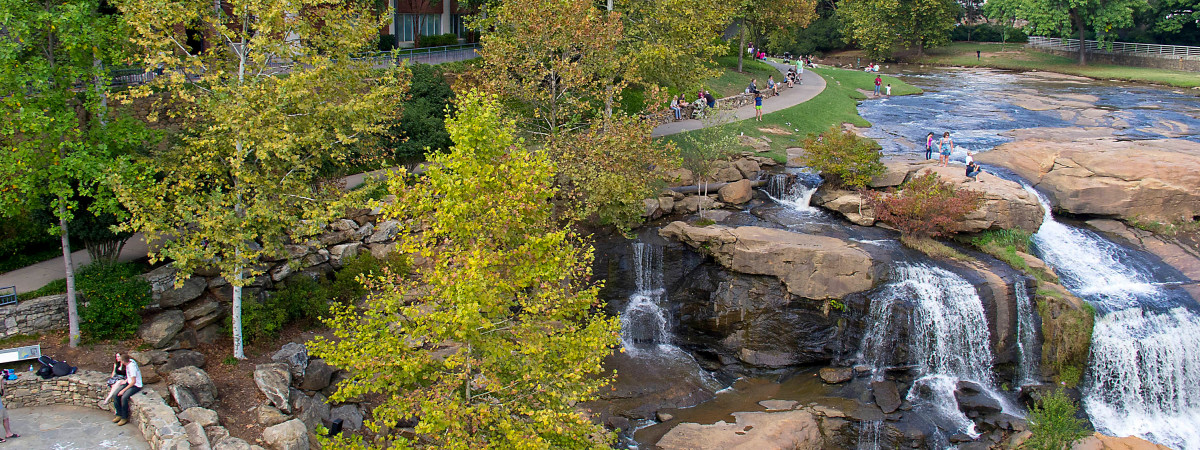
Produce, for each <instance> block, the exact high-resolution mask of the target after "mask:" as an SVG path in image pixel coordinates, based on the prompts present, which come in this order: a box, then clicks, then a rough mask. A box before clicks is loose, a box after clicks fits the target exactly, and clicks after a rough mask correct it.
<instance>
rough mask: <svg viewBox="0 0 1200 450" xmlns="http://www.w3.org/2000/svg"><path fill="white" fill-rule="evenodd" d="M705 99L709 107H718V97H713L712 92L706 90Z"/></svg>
mask: <svg viewBox="0 0 1200 450" xmlns="http://www.w3.org/2000/svg"><path fill="white" fill-rule="evenodd" d="M704 101H705V102H707V103H708V107H709V108H716V107H717V98H716V97H713V95H712V92H708V91H704Z"/></svg>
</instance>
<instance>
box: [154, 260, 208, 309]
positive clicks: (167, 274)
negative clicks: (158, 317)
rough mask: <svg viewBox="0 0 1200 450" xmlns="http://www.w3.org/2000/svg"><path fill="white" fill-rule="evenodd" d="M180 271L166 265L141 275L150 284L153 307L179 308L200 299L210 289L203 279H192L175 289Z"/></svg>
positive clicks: (184, 281)
mask: <svg viewBox="0 0 1200 450" xmlns="http://www.w3.org/2000/svg"><path fill="white" fill-rule="evenodd" d="M178 274H179V270H178V269H176V268H175V267H173V266H171V265H169V264H168V265H165V266H162V267H159V268H157V269H154V270H151V271H150V272H148V273H145V274H143V275H141V277H142V278H143V279H145V280H146V281H147V282H148V283H150V295H151V305H152V306H153V305H158V306H159V307H162V308H170V307H173V306H179V305H182V304H184V303H187V302H190V301H192V300H195V299H196V298H199V297H200V295H201V294H203V293H204V290H205V289H207V288H208V282H207V281H205V279H204V278H201V277H190V278H188V279H186V280H183V284H182V285H181V286H179V287H178V288H176V287H175V282H176V278H177V276H178Z"/></svg>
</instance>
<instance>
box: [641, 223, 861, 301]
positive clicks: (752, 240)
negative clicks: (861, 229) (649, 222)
mask: <svg viewBox="0 0 1200 450" xmlns="http://www.w3.org/2000/svg"><path fill="white" fill-rule="evenodd" d="M659 234H661V235H662V236H663V237H668V238H672V239H677V240H679V241H681V242H684V243H686V244H688V245H690V246H692V247H694V248H697V249H700V250H701V251H702V252H704V253H707V254H709V255H710V256H712V257H713V258H714V259H715V260H717V262H719V263H720V264H721V265H722V266H724V267H725V268H727V269H729V270H732V271H735V272H740V273H746V274H756V275H770V276H774V277H776V278H778V279H779V280H780V281H782V282H783V284H784V285H786V286H787V291H788V293H790V294H792V295H796V296H799V297H803V298H808V299H817V300H821V299H835V298H842V297H845V296H846V295H849V294H851V293H854V292H862V291H866V290H868V289H870V288H871V287H872V285H873V284H874V283H875V281H876V280H877V276H876V274H875V263H874V261H873V260H872V259H871V257H870V255H869V254H867V252H866V251H865V250H862V249H861V248H858V247H857V246H856V245H855V244H853V243H851V242H849V241H844V240H841V239H836V238H831V237H825V236H817V235H811V234H801V233H794V232H791V231H786V230H777V229H770V228H760V227H737V228H730V227H724V226H708V227H695V226H691V225H688V224H687V223H685V222H673V223H671V224H670V225H667V226H666V227H663V229H662V230H660V231H659Z"/></svg>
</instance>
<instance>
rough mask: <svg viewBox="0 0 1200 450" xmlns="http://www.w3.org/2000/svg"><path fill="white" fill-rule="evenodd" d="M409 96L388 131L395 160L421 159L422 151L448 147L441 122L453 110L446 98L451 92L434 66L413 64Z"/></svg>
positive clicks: (448, 138)
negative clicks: (391, 138) (392, 142)
mask: <svg viewBox="0 0 1200 450" xmlns="http://www.w3.org/2000/svg"><path fill="white" fill-rule="evenodd" d="M409 95H410V97H409V99H408V101H406V102H404V106H403V108H401V110H400V115H399V117H398V118H397V120H396V122H395V124H394V125H393V126H392V127H391V128H390V130H389V134H390V135H392V136H393V139H394V142H395V145H394V147H393V148H394V150H395V156H396V157H397V158H398V159H399V160H401V161H423V160H424V155H425V151H426V150H429V151H435V152H437V151H444V150H445V149H447V148H449V147H450V144H451V142H450V133H447V132H446V123H445V121H446V114H447V113H448V112H449V113H452V112H453V109H452V108H453V104H452V103H451V101H450V100H451V99H452V98H453V97H454V91H453V90H451V89H450V84H449V83H447V82H446V79H445V78H444V77H442V74H441V72H440V71H439V69H438V68H435V67H434V66H430V65H428V64H415V65H413V66H412V85H411V86H410V87H409ZM448 107H449V108H451V109H447V108H448Z"/></svg>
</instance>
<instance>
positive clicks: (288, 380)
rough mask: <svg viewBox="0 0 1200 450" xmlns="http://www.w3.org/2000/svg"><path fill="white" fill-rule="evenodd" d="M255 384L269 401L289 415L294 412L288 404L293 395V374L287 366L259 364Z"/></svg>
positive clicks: (255, 369)
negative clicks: (289, 397)
mask: <svg viewBox="0 0 1200 450" xmlns="http://www.w3.org/2000/svg"><path fill="white" fill-rule="evenodd" d="M254 384H255V385H257V386H258V390H259V391H262V393H263V395H265V396H266V397H267V401H269V402H271V404H272V405H275V407H276V408H279V410H281V411H283V412H285V413H287V412H290V411H291V410H292V408H291V405H290V404H289V402H288V396H289V395H290V394H291V392H290V387H289V386H290V385H291V384H292V373H291V372H290V371H289V370H288V366H287V364H279V363H275V364H259V365H257V366H255V367H254Z"/></svg>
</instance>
